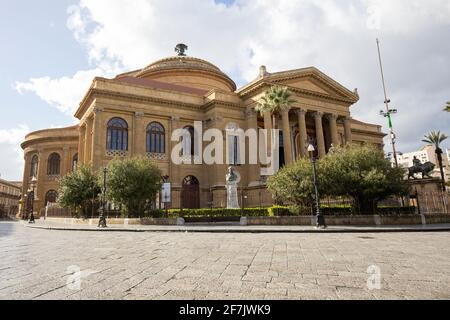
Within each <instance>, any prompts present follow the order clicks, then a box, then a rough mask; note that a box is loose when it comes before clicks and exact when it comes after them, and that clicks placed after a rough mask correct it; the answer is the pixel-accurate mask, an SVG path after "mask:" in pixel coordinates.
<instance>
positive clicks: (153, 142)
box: [147, 122, 166, 153]
mask: <svg viewBox="0 0 450 320" xmlns="http://www.w3.org/2000/svg"><path fill="white" fill-rule="evenodd" d="M165 137H166V136H165V132H164V127H163V126H162V125H161V124H160V123H158V122H152V123H150V124H149V125H148V127H147V152H151V153H165V152H166V140H165V139H166V138H165Z"/></svg>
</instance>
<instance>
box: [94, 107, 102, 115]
mask: <svg viewBox="0 0 450 320" xmlns="http://www.w3.org/2000/svg"><path fill="white" fill-rule="evenodd" d="M103 111H104V110H103V108H100V107H95V108H94V114H97V113H100V112H103Z"/></svg>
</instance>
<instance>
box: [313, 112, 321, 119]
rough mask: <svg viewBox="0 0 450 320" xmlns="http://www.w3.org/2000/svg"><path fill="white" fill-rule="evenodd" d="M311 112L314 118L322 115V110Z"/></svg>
mask: <svg viewBox="0 0 450 320" xmlns="http://www.w3.org/2000/svg"><path fill="white" fill-rule="evenodd" d="M313 114H314V117H315V118H322V117H323V112H322V111H315V112H314V113H313Z"/></svg>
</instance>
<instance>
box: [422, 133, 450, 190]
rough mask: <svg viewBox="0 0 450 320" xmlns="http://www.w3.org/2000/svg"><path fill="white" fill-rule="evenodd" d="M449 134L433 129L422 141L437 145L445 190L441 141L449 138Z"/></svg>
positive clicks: (436, 150)
mask: <svg viewBox="0 0 450 320" xmlns="http://www.w3.org/2000/svg"><path fill="white" fill-rule="evenodd" d="M447 138H448V136H447V135H445V134H444V133H441V131H431V132H430V133H428V134H426V135H425V139H423V140H422V141H423V142H425V143H429V144H431V145H433V146H434V147H435V151H434V152H435V153H436V157H437V160H438V164H439V169H440V171H441V179H442V188H443V191H445V175H444V167H443V166H442V153H443V151H442V149H441V143H442V142H444V141H445V140H447Z"/></svg>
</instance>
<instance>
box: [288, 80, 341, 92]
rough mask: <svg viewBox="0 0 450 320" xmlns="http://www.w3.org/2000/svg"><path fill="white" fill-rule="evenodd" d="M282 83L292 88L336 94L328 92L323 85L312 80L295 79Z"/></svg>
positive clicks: (328, 89)
mask: <svg viewBox="0 0 450 320" xmlns="http://www.w3.org/2000/svg"><path fill="white" fill-rule="evenodd" d="M282 83H283V84H284V85H287V86H289V87H292V88H298V89H304V90H309V91H314V92H319V93H323V94H328V95H333V94H336V92H334V91H332V90H330V88H327V87H326V86H324V85H320V84H317V83H315V82H314V81H313V80H312V79H297V80H291V81H286V82H282Z"/></svg>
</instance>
